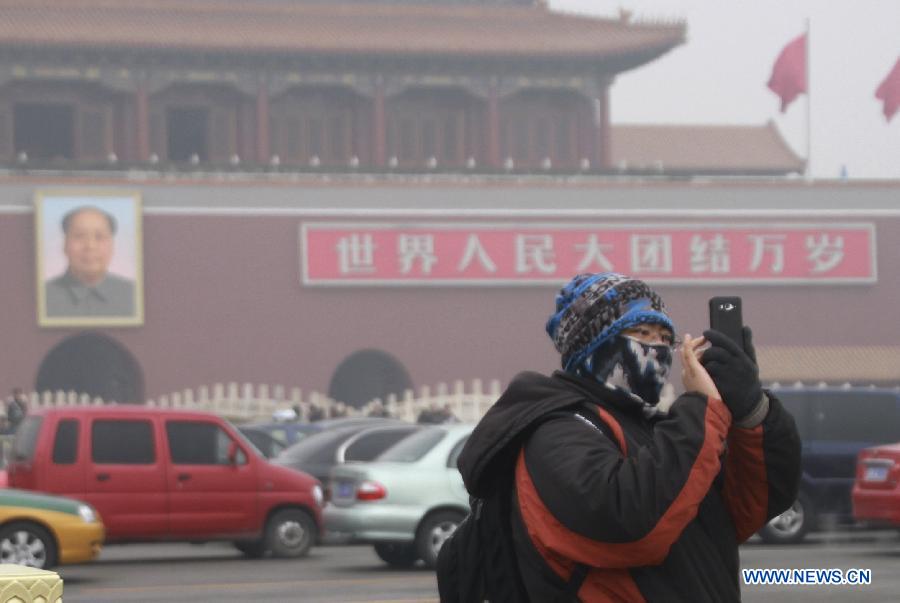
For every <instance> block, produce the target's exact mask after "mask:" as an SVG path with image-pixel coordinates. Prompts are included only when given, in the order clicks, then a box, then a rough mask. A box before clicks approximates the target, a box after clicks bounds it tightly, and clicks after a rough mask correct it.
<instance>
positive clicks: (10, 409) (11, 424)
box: [6, 387, 28, 433]
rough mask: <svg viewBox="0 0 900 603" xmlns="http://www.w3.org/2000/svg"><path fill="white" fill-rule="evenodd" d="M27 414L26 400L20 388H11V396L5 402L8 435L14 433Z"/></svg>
mask: <svg viewBox="0 0 900 603" xmlns="http://www.w3.org/2000/svg"><path fill="white" fill-rule="evenodd" d="M27 414H28V399H27V398H26V397H25V392H23V391H22V388H20V387H16V388H13V390H12V394H11V395H10V397H9V398H8V399H7V401H6V424H7V431H8V433H15V432H16V429H18V427H19V424H20V423H21V422H22V421H23V420H24V419H25V416H26V415H27Z"/></svg>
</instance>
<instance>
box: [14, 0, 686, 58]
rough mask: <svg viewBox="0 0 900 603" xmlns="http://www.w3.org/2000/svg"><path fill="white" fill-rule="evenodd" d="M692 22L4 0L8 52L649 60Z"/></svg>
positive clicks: (465, 11)
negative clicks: (60, 49) (109, 50)
mask: <svg viewBox="0 0 900 603" xmlns="http://www.w3.org/2000/svg"><path fill="white" fill-rule="evenodd" d="M684 38H685V26H684V24H683V23H674V24H672V23H670V24H632V23H629V22H627V21H626V20H617V19H598V18H592V17H583V16H575V15H570V14H564V13H557V12H551V11H549V10H548V9H546V8H543V7H523V6H483V5H482V6H470V5H437V4H436V5H409V4H406V5H404V4H398V3H384V4H382V3H351V2H342V1H340V0H336V1H333V2H299V1H296V0H294V1H291V2H288V1H286V0H254V1H248V2H239V1H236V0H0V45H6V46H10V45H14V46H22V45H33V46H40V47H48V46H49V47H53V46H57V47H101V48H110V47H112V48H135V49H173V50H196V51H202V50H206V51H209V50H212V51H222V52H259V53H277V54H284V53H288V54H290V53H323V54H333V53H336V54H359V55H372V54H389V55H395V54H404V55H416V54H423V55H454V56H473V57H488V56H523V55H524V56H542V57H553V56H565V57H584V58H594V59H600V58H611V57H629V56H631V55H635V54H636V55H640V56H641V57H642V59H641V61H640V62H644V61H647V60H650V59H652V58H654V57H655V56H658V55H660V54H662V53H664V52H666V51H668V50H669V49H671V48H672V47H674V46H676V45H678V44H681V43H682V42H684Z"/></svg>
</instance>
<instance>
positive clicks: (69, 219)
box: [45, 206, 135, 317]
mask: <svg viewBox="0 0 900 603" xmlns="http://www.w3.org/2000/svg"><path fill="white" fill-rule="evenodd" d="M116 226H117V224H116V219H115V217H114V216H113V215H112V214H110V213H108V212H106V211H103V210H102V209H99V208H97V207H92V206H81V207H77V208H75V209H73V210H71V211H70V212H68V213H67V214H66V215H65V216H63V219H62V230H63V233H64V235H65V242H64V245H63V251H64V252H65V255H66V259H67V260H68V267H67V268H66V271H65V272H64V273H63V274H61V275H59V276H57V277H55V278H52V279H50V280H48V281H47V283H46V291H45V292H46V300H47V316H48V317H64V316H65V317H69V316H76V317H81V316H86V317H96V316H126V317H127V316H132V315H133V314H134V312H135V306H134V281H132V280H130V279H127V278H123V277H121V276H116V275H114V274H111V273H110V272H109V264H110V261H111V260H112V257H113V253H114V251H115V236H116Z"/></svg>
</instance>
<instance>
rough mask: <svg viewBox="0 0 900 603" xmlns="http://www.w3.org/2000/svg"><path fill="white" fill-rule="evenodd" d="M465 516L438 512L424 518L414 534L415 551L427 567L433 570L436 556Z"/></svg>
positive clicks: (450, 512) (449, 512) (451, 512)
mask: <svg viewBox="0 0 900 603" xmlns="http://www.w3.org/2000/svg"><path fill="white" fill-rule="evenodd" d="M464 517H465V516H464V515H463V514H462V513H457V512H455V511H439V512H438V513H434V514H432V515H429V516H428V517H426V518H425V519H424V520H423V521H422V523H421V524H420V525H419V529H418V531H417V532H416V551H418V553H419V558H421V559H422V561H424V562H425V565H426V566H427V567H430V568H433V567H434V566H435V564H436V563H437V556H438V553H439V552H440V550H441V546H443V544H444V542H446V541H447V539H448V538H450V536H452V535H453V532H455V531H456V528H457V527H459V524H461V523H462V520H463V518H464Z"/></svg>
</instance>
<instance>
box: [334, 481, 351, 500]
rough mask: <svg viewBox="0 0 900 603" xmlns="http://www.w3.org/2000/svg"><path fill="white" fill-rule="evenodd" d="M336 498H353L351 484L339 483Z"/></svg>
mask: <svg viewBox="0 0 900 603" xmlns="http://www.w3.org/2000/svg"><path fill="white" fill-rule="evenodd" d="M336 496H337V497H338V498H352V497H353V484H351V483H348V482H339V483H338V485H337V494H336Z"/></svg>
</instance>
